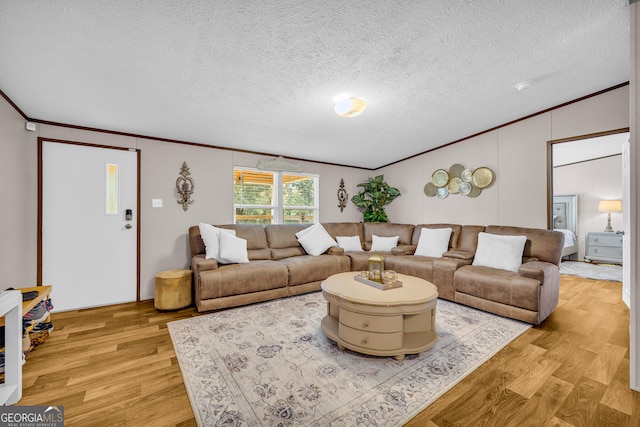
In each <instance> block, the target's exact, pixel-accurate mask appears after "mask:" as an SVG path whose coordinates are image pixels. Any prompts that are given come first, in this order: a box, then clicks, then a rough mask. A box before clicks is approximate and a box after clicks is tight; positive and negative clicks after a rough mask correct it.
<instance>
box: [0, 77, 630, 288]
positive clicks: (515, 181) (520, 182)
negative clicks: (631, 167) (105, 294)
mask: <svg viewBox="0 0 640 427" xmlns="http://www.w3.org/2000/svg"><path fill="white" fill-rule="evenodd" d="M628 92H629V89H628V87H622V88H619V89H616V90H614V91H610V92H607V93H605V94H602V95H599V96H597V97H593V98H589V99H587V100H584V101H580V102H578V103H574V104H571V105H569V106H567V107H563V108H561V109H558V110H553V111H551V112H547V113H544V114H541V115H538V116H535V117H533V118H531V119H528V120H524V121H521V122H518V123H515V124H513V125H510V126H507V127H504V128H501V129H499V130H495V131H492V132H488V133H486V134H483V135H480V136H477V137H474V138H470V139H468V140H466V141H463V142H460V143H457V144H454V145H451V146H448V147H445V148H442V149H439V150H435V151H433V152H430V153H427V154H423V155H420V156H417V157H415V158H412V159H409V160H406V161H403V162H400V163H398V164H395V165H391V166H388V167H385V168H382V169H381V170H378V171H367V170H362V169H356V168H351V167H342V166H331V165H325V164H318V163H313V162H303V164H304V168H305V171H306V172H312V173H317V174H319V175H320V211H321V212H320V221H322V222H337V221H361V220H362V214H361V213H360V212H359V211H358V210H357V209H356V208H355V206H353V204H352V203H349V204H348V206H347V208H346V209H345V210H344V212H340V210H339V208H338V207H337V203H338V201H337V195H336V193H337V190H338V185H339V183H340V178H344V181H345V184H346V190H347V192H348V193H349V197H351V196H353V194H355V193H356V192H357V190H358V189H357V188H356V184H358V183H360V182H363V181H364V180H366V178H367V177H369V176H374V175H377V174H380V173H383V174H384V175H385V179H386V180H387V182H388V183H389V184H390V185H392V186H394V187H398V189H400V191H401V192H402V196H401V197H400V198H398V199H396V200H395V201H394V202H393V203H392V204H391V205H390V207H389V208H388V215H389V218H390V220H391V221H392V222H406V223H421V222H425V223H427V222H453V223H462V224H482V225H486V224H510V225H522V226H530V227H542V228H546V218H547V213H546V197H547V191H546V185H547V184H546V182H547V181H546V173H547V165H546V147H547V141H548V140H550V139H558V138H564V137H569V136H578V135H584V134H588V133H594V132H600V131H605V130H610V129H618V128H623V127H627V126H628V124H629V102H628ZM38 136H42V137H45V138H50V139H63V140H70V141H78V142H87V143H94V144H104V145H110V146H118V147H131V148H138V149H140V150H141V161H142V164H141V171H140V173H141V202H142V207H141V212H140V214H141V242H140V243H141V295H142V298H151V297H152V296H153V278H154V276H155V273H156V272H157V271H160V270H165V269H170V268H180V267H184V266H186V265H187V264H188V243H187V229H188V227H189V226H191V225H195V224H197V223H198V222H200V221H205V222H211V223H228V222H231V221H232V218H233V212H232V203H233V202H232V185H233V184H232V179H233V175H232V172H231V171H232V168H233V166H234V165H239V166H255V165H256V164H257V161H258V160H259V159H260V158H263V157H262V156H258V155H254V154H248V153H243V152H235V151H229V150H220V149H211V148H203V147H197V146H191V145H184V144H173V143H168V142H160V141H155V140H149V139H143V138H134V137H127V136H120V135H114V134H109V133H101V132H91V131H85V130H79V129H72V128H67V127H58V126H51V125H38V129H37V132H27V131H26V130H24V119H23V118H22V117H21V116H20V115H19V114H18V113H17V112H16V111H15V110H14V109H13V108H12V107H11V106H10V105H9V104H8V103H7V102H6V101H5V100H4V99H3V100H0V144H1V145H0V149H1V150H2V157H1V160H0V161H1V162H2V163H1V165H2V166H3V167H2V168H1V170H0V178H1V179H2V182H3V186H2V190H0V191H2V193H0V195H1V196H2V200H3V208H2V214H1V215H2V216H1V217H0V235H1V236H2V239H1V240H0V268H2V272H3V274H2V276H1V277H2V279H0V280H2V282H0V288H2V289H4V288H6V287H9V286H16V287H21V286H30V285H33V284H35V280H36V267H37V266H36V249H37V166H38V165H37V138H38ZM447 142H448V141H442V143H443V144H444V143H447ZM418 149H419V147H418ZM183 161H186V162H187V164H188V165H189V168H190V170H191V173H192V176H193V178H194V179H195V182H196V191H195V193H194V195H193V199H194V200H195V203H194V204H193V205H192V206H191V207H190V208H189V210H188V211H187V212H184V211H183V210H182V207H181V206H180V205H178V204H177V203H176V197H175V196H176V194H175V180H176V179H177V177H178V173H179V171H180V167H181V165H182V162H183ZM454 163H462V164H463V165H465V166H467V167H473V168H475V167H479V166H487V167H490V168H491V169H493V170H494V171H495V172H496V177H497V179H496V182H495V184H494V185H493V186H492V187H491V188H488V189H486V190H484V191H483V193H482V194H481V195H480V196H479V197H477V198H475V199H469V198H466V197H463V196H459V195H452V196H450V197H449V198H447V199H443V200H441V199H437V198H428V197H426V196H425V195H424V192H423V188H424V185H425V184H426V182H427V181H428V179H429V178H430V176H431V174H432V173H433V171H435V170H436V169H439V168H446V169H448V168H449V167H450V166H451V165H452V164H454ZM152 198H162V199H164V207H163V208H162V209H152V208H151V199H152ZM88 274H90V272H88Z"/></svg>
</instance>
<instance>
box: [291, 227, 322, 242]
mask: <svg viewBox="0 0 640 427" xmlns="http://www.w3.org/2000/svg"><path fill="white" fill-rule="evenodd" d="M318 227H322V224H319V223H318V224H313V225H310V226H308V227H307V228H303V229H302V230H300V231H298V232H297V233H296V237H297V238H298V239H300V238H302V237H304V236H306V235H307V234H309V233H311V232H312V231H313V230H315V229H317V228H318ZM322 229H323V230H324V227H322Z"/></svg>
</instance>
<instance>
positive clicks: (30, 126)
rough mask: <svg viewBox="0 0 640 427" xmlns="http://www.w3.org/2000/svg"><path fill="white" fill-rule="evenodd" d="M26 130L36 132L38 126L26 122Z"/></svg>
mask: <svg viewBox="0 0 640 427" xmlns="http://www.w3.org/2000/svg"><path fill="white" fill-rule="evenodd" d="M24 127H25V129H27V130H28V131H31V132H35V131H36V124H35V123H32V122H26V123H25V125H24Z"/></svg>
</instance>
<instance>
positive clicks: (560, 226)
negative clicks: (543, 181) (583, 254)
mask: <svg viewBox="0 0 640 427" xmlns="http://www.w3.org/2000/svg"><path fill="white" fill-rule="evenodd" d="M552 214H553V221H552V224H553V226H552V227H553V229H554V230H555V231H559V232H561V233H562V234H564V248H563V249H562V258H563V259H571V260H577V259H578V238H577V233H578V229H577V227H578V196H577V195H575V194H570V195H566V196H553V211H552Z"/></svg>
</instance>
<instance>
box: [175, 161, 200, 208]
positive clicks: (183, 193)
mask: <svg viewBox="0 0 640 427" xmlns="http://www.w3.org/2000/svg"><path fill="white" fill-rule="evenodd" d="M189 175H191V172H189V167H188V166H187V162H182V169H180V176H179V177H178V179H177V180H176V190H178V194H179V195H180V197H179V199H178V203H179V204H181V205H182V209H183V210H184V211H185V212H186V211H187V209H189V205H190V204H192V203H193V202H194V200H191V195H192V194H193V189H194V187H195V186H196V184H195V182H194V181H193V178H191V177H190V176H189Z"/></svg>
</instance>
